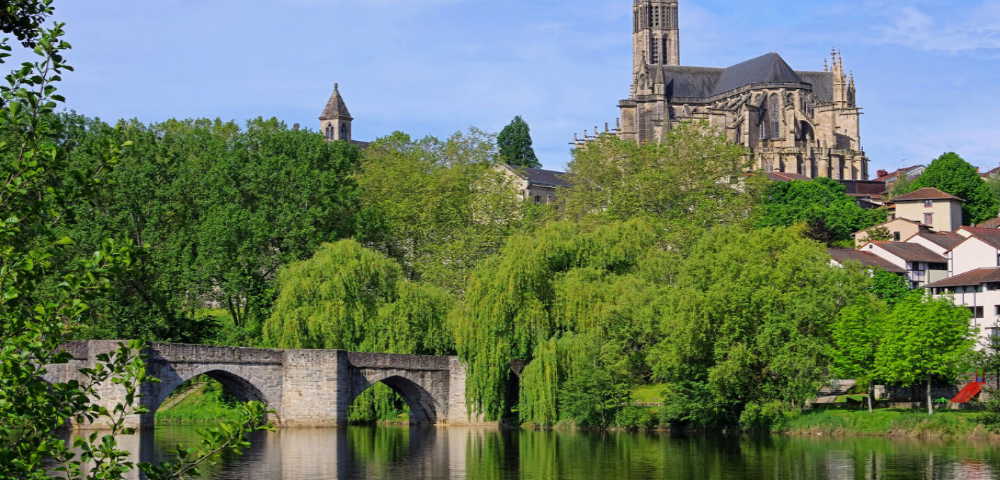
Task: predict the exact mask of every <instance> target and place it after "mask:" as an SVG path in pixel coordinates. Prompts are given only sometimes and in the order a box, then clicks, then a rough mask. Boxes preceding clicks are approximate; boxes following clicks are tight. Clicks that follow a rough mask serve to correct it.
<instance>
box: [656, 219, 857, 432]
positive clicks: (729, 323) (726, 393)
mask: <svg viewBox="0 0 1000 480" xmlns="http://www.w3.org/2000/svg"><path fill="white" fill-rule="evenodd" d="M865 287H866V283H865V274H864V273H862V272H860V271H858V270H854V269H840V268H833V267H831V266H830V264H829V257H828V256H827V254H826V252H825V251H824V249H823V247H822V246H821V245H820V244H818V243H815V242H813V241H810V240H805V239H800V238H798V237H797V236H795V235H791V234H790V233H789V232H788V231H786V230H764V229H762V230H753V231H750V232H746V231H743V230H741V229H739V228H735V227H730V228H717V229H714V230H712V232H711V233H709V234H707V235H705V236H703V237H702V238H701V239H700V240H699V241H698V243H697V244H696V245H695V247H694V248H693V250H692V252H691V253H690V255H688V257H687V258H686V259H685V260H684V261H683V262H682V263H681V265H680V266H679V267H678V273H677V279H676V281H675V283H674V285H672V286H671V289H670V291H669V292H668V295H667V305H666V307H665V311H664V313H663V315H662V316H661V318H662V321H661V324H660V329H659V334H660V335H661V336H662V339H661V341H660V343H659V344H658V346H657V347H656V349H655V350H656V353H655V356H654V357H653V359H652V361H651V365H652V366H653V368H654V372H655V373H656V377H658V378H660V379H662V380H663V381H665V382H666V383H667V388H668V395H667V398H666V399H665V401H666V402H667V403H668V404H672V407H671V411H673V412H674V413H675V415H676V416H674V417H672V418H667V420H668V421H669V422H670V423H672V424H675V425H684V424H689V425H694V426H708V425H720V424H721V425H737V424H743V425H744V426H745V427H748V428H754V427H758V428H762V427H766V426H767V424H768V422H769V421H772V420H775V418H766V417H767V416H769V415H780V413H781V412H783V411H785V410H787V409H790V408H795V407H800V406H801V405H803V403H804V402H805V400H807V399H809V398H811V397H812V396H814V395H815V393H816V389H817V388H818V386H819V384H820V383H821V380H823V379H824V374H825V370H826V368H827V366H828V365H829V349H828V347H827V345H828V344H829V340H830V323H831V321H832V319H833V318H835V317H836V316H837V314H838V312H840V310H841V309H842V308H843V307H844V306H845V305H850V304H852V303H853V302H854V301H855V299H856V298H858V297H859V296H862V295H864V294H865V291H864V290H865Z"/></svg>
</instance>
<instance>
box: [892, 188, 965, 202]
mask: <svg viewBox="0 0 1000 480" xmlns="http://www.w3.org/2000/svg"><path fill="white" fill-rule="evenodd" d="M920 200H958V201H960V202H964V201H965V200H964V199H961V198H958V197H956V196H954V195H949V194H947V193H945V192H942V191H941V190H938V189H936V188H934V187H924V188H919V189H917V190H915V191H913V192H910V193H907V194H906V195H900V196H898V197H896V198H893V199H892V201H893V202H895V203H899V202H916V201H920Z"/></svg>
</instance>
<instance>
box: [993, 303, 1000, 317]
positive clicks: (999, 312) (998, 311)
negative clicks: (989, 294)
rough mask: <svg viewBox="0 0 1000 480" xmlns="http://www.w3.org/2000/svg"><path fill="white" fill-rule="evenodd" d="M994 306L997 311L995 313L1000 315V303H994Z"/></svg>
mask: <svg viewBox="0 0 1000 480" xmlns="http://www.w3.org/2000/svg"><path fill="white" fill-rule="evenodd" d="M993 308H994V312H995V313H996V314H997V315H1000V305H994V306H993Z"/></svg>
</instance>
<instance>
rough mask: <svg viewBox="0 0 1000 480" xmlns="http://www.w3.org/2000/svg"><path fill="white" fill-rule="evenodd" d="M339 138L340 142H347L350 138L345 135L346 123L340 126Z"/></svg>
mask: <svg viewBox="0 0 1000 480" xmlns="http://www.w3.org/2000/svg"><path fill="white" fill-rule="evenodd" d="M340 138H341V140H349V139H350V138H351V136H350V135H348V133H347V124H346V123H342V124H341V125H340Z"/></svg>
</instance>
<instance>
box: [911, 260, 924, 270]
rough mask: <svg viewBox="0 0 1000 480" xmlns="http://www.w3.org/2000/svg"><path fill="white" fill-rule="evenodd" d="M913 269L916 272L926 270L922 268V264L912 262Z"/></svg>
mask: <svg viewBox="0 0 1000 480" xmlns="http://www.w3.org/2000/svg"><path fill="white" fill-rule="evenodd" d="M913 269H914V270H916V271H918V272H922V271H924V270H926V268H924V262H913Z"/></svg>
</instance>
